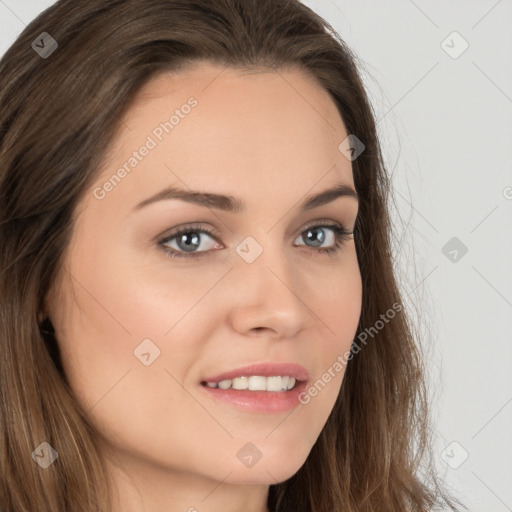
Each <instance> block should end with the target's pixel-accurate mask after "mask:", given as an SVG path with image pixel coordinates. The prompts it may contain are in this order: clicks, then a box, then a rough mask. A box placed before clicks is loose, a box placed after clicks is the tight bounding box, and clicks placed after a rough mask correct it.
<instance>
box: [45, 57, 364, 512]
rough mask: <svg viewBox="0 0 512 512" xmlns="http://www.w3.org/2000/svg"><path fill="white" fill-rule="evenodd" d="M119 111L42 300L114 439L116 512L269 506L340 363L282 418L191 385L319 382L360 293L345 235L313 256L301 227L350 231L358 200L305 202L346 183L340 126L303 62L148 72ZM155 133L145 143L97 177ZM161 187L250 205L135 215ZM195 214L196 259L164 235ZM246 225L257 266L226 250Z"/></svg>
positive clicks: (97, 421)
mask: <svg viewBox="0 0 512 512" xmlns="http://www.w3.org/2000/svg"><path fill="white" fill-rule="evenodd" d="M190 97H194V98H195V99H196V100H197V105H196V106H195V107H194V108H192V109H190V111H189V110H188V109H182V117H180V120H179V123H178V124H177V125H176V126H175V127H174V129H173V130H172V131H171V132H170V133H168V134H166V133H164V134H163V137H162V140H161V141H159V140H158V139H157V138H156V136H155V135H154V130H155V127H157V126H159V124H160V123H161V122H162V121H164V120H168V119H169V116H170V115H171V114H172V112H173V110H175V109H177V108H178V109H179V108H180V107H181V106H182V105H184V104H186V103H187V100H188V99H189V98H190ZM185 110H187V111H189V113H188V114H184V112H185ZM123 121H124V124H122V125H121V128H120V131H119V133H118V135H117V137H116V141H115V144H114V145H113V147H112V148H111V151H110V153H109V155H108V158H107V159H106V161H105V164H104V166H103V167H102V169H101V176H99V177H98V179H97V180H96V183H95V184H94V187H92V188H91V189H90V190H89V191H88V193H87V194H86V195H85V197H84V199H83V201H82V203H81V204H80V205H79V206H78V209H77V211H78V212H80V213H79V215H78V216H77V221H76V224H75V228H74V232H73V238H72V243H71V244H70V247H69V251H68V252H67V254H66V265H65V268H66V270H67V272H63V274H62V275H61V278H62V279H61V280H60V281H59V284H58V287H57V288H56V290H55V293H52V294H50V295H49V296H48V300H47V311H48V314H49V315H50V318H51V320H52V322H53V325H54V326H55V329H56V333H57V334H56V335H57V339H58V342H59V346H60V349H61V355H62V362H63V366H64V369H65V373H66V376H67V378H68V380H69V382H70V384H71V386H72V389H73V390H74V391H75V393H76V395H77V397H78V398H79V400H80V402H81V403H82V405H83V407H84V409H85V410H87V411H88V414H89V416H90V418H91V421H92V422H93V423H94V425H95V426H96V427H97V428H98V430H99V431H100V432H101V433H102V435H103V436H104V438H105V440H106V444H107V446H108V453H107V452H105V456H106V457H107V456H108V463H109V468H110V474H111V477H112V482H113V490H114V491H115V497H116V501H115V503H114V507H113V508H112V511H113V512H121V511H122V512H139V511H144V512H178V511H179V512H186V511H188V512H194V511H198V512H214V511H219V510H223V511H224V512H239V511H240V510H244V511H246V512H265V511H267V510H268V509H267V505H266V501H267V495H268V490H269V486H270V485H272V484H275V483H278V482H282V481H284V480H286V479H288V478H290V477H291V476H293V475H294V474H295V473H296V472H297V471H298V470H299V468H300V467H301V466H302V465H303V464H304V462H305V461H306V458H307V456H308V454H309V453H310V450H311V448H312V447H313V445H314V443H315V441H316V440H317V438H318V436H319V435H320V432H321V430H322V428H323V427H324V425H325V423H326V421H327V419H328V416H329V414H330V412H331V410H332V408H333V406H334V403H335V401H336V398H337V395H338V392H339V389H340V386H341V383H342V379H343V374H344V371H340V372H338V373H337V374H336V377H335V378H333V379H332V380H331V381H330V382H329V383H328V384H327V385H326V386H325V387H324V388H323V389H322V390H321V391H320V392H318V394H317V395H316V396H314V397H313V398H311V400H310V402H309V403H308V404H307V405H298V406H297V407H295V408H294V409H293V410H291V411H286V412H279V413H261V412H252V411H245V410H240V409H239V408H237V407H235V406H233V405H232V404H230V403H226V402H222V401H219V400H216V399H214V398H212V397H211V396H210V394H209V393H208V392H207V391H205V388H204V387H203V386H201V385H200V382H201V380H202V379H203V378H205V377H207V376H212V375H217V374H220V373H222V372H225V371H229V370H232V369H236V368H239V367H241V366H243V365H246V364H249V363H254V362H292V363H298V364H300V365H302V366H304V367H305V368H306V369H307V371H308V372H309V375H310V379H309V384H313V383H315V382H316V381H317V380H318V379H319V378H321V376H322V374H323V373H324V372H326V371H327V370H328V368H330V367H332V366H333V363H334V362H335V361H336V359H337V358H338V356H340V355H341V354H343V353H345V352H346V351H347V350H349V349H350V346H351V343H352V340H353V339H354V336H355V333H356V329H357V324H358V320H359V316H360V312H361V298H362V283H361V275H360V270H359V266H358V262H357V255H356V248H355V243H354V240H353V239H347V240H342V241H341V245H340V247H339V248H338V250H337V252H333V253H331V254H326V253H321V252H320V251H319V248H318V246H315V245H314V244H312V243H311V242H309V243H308V238H307V232H308V231H307V228H309V227H310V226H315V225H319V224H320V225H322V224H323V225H326V224H341V225H343V226H344V227H345V228H346V229H347V230H348V231H352V230H353V228H354V224H355V221H356V215H357V211H358V202H357V199H355V198H352V197H349V196H343V197H338V198H337V199H335V200H333V201H331V202H329V203H328V204H324V205H322V206H320V207H317V208H314V209H311V210H307V211H300V208H299V206H300V204H301V203H302V201H304V200H305V199H306V198H307V197H309V196H310V195H314V194H316V193H318V192H321V191H324V190H327V189H329V188H334V187H335V186H337V185H339V184H340V183H344V184H346V185H348V186H350V187H352V188H354V181H353V175H352V166H351V162H350V160H349V159H347V158H346V157H345V156H344V155H342V154H341V152H340V151H339V150H338V145H339V144H340V142H342V141H343V140H344V139H346V137H347V135H348V134H347V132H346V129H345V126H344V124H343V122H342V119H341V117H340V115H339V113H338V111H337V110H336V107H335V104H334V102H333V101H332V100H331V98H330V96H329V95H328V93H327V92H326V91H325V90H324V89H322V87H320V85H319V84H317V83H316V82H315V81H314V80H313V79H312V78H311V77H309V76H308V75H306V74H304V73H303V72H301V71H298V70H287V71H280V72H279V73H277V72H274V71H272V70H267V71H266V72H264V73H260V74H248V73H242V72H240V71H237V70H233V69H225V70H222V68H220V67H217V66H214V65H212V64H210V63H206V62H202V63H200V64H198V65H197V66H195V67H194V68H192V69H191V70H187V71H185V72H180V73H179V74H175V75H171V74H166V75H162V76H159V77H158V78H155V79H153V80H152V81H151V82H149V83H148V84H147V85H146V86H145V87H144V89H143V90H142V91H141V93H140V94H139V95H138V97H137V98H136V101H135V103H134V104H133V105H132V106H131V108H130V109H129V111H128V112H127V114H126V115H125V117H124V118H123ZM149 135H151V136H152V138H153V139H154V141H155V142H157V145H156V147H154V148H153V149H151V150H150V151H149V152H148V154H147V155H146V156H145V157H144V158H141V160H140V162H138V164H137V166H136V168H134V169H133V170H131V172H130V173H129V174H126V176H124V177H123V178H122V180H121V181H120V182H119V183H116V184H115V186H112V187H109V186H108V185H107V186H106V187H105V186H104V185H105V183H106V182H107V181H108V180H109V178H110V177H111V176H112V175H113V174H114V173H115V172H116V171H117V170H118V169H119V168H121V167H122V166H123V165H124V163H125V162H126V161H127V160H128V159H129V158H130V156H132V153H133V151H136V150H138V148H140V147H141V145H143V144H144V143H145V141H146V140H147V137H148V136H149ZM171 185H173V186H176V187H180V188H183V189H186V190H189V189H192V190H200V191H202V192H212V193H217V194H225V195H230V196H234V197H235V198H237V199H239V200H240V201H243V203H244V204H245V209H244V210H243V211H240V212H228V211H223V210H220V209H215V208H207V207H204V206H200V205H197V204H191V203H188V202H185V201H182V200H176V199H172V200H162V201H158V202H154V203H152V204H149V205H147V206H145V207H143V208H140V209H134V208H135V206H136V205H137V204H138V203H140V202H141V201H143V200H145V199H147V198H149V197H151V196H153V195H154V194H156V193H157V192H159V191H160V190H162V189H164V188H166V187H169V186H171ZM98 187H100V188H101V190H102V191H103V192H102V194H103V197H101V198H99V197H100V195H99V194H98V192H97V190H98ZM106 189H108V192H107V191H106ZM95 190H96V195H95V193H94V191H95ZM318 221H320V222H318ZM189 224H194V225H196V224H199V227H200V228H204V229H211V230H214V233H215V236H210V235H208V234H205V233H200V234H198V235H197V236H199V237H200V245H199V246H198V248H197V249H196V250H195V253H201V256H200V257H197V258H195V259H194V257H193V256H190V253H187V252H185V251H184V250H183V244H179V238H175V239H174V241H172V242H170V241H169V242H166V245H165V246H164V245H162V244H159V241H161V240H162V239H163V238H164V237H165V236H167V235H168V234H169V235H170V234H172V230H173V228H176V227H178V226H179V227H180V228H181V227H183V226H184V225H187V226H188V225H189ZM189 232H193V233H197V229H195V230H194V229H190V230H189ZM313 234H316V235H317V236H318V235H323V236H324V242H323V244H322V245H321V248H330V247H334V248H335V247H336V244H335V235H336V233H335V232H334V231H333V230H332V229H330V228H327V227H324V228H320V229H317V231H315V233H313ZM249 236H250V237H252V239H254V240H255V241H256V242H257V244H258V245H259V246H260V247H261V249H262V253H261V254H260V255H259V256H258V257H257V258H256V259H255V260H254V261H252V262H251V263H248V262H247V261H246V260H245V259H244V258H243V257H241V256H240V255H239V253H237V251H236V249H237V247H238V246H239V245H240V244H241V243H242V242H243V241H244V240H245V239H246V238H247V237H249ZM248 247H249V246H248ZM255 247H256V246H254V245H253V246H250V247H249V250H250V251H254V250H255ZM165 249H169V250H172V249H174V250H175V251H180V250H181V253H182V254H184V255H185V256H187V255H188V257H187V258H178V257H176V258H171V257H170V256H169V255H168V254H167V253H166V252H165ZM145 339H149V340H151V342H150V343H152V344H154V345H151V344H149V345H146V346H145V347H146V350H145V353H146V354H147V353H150V355H149V356H148V355H146V356H144V357H145V358H146V361H147V362H148V359H150V360H152V362H151V363H150V364H148V365H145V364H143V362H141V359H140V358H139V357H137V356H136V355H135V354H134V351H137V347H139V346H140V344H141V342H142V341H143V340H145ZM146 343H147V342H146ZM154 346H156V347H158V349H159V350H160V353H159V355H158V357H156V358H154V355H155V353H156V352H155V349H154ZM148 347H149V348H148ZM148 351H149V352H148ZM153 358H154V359H153ZM247 443H252V444H253V445H254V446H256V447H257V449H258V450H259V452H260V453H261V458H260V459H259V461H258V462H257V463H256V464H254V465H253V466H252V467H248V466H247V465H246V464H244V463H242V461H241V460H240V458H239V457H237V454H238V452H239V450H240V449H241V448H242V447H244V446H245V445H246V444H247Z"/></svg>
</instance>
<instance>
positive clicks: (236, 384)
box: [201, 375, 304, 393]
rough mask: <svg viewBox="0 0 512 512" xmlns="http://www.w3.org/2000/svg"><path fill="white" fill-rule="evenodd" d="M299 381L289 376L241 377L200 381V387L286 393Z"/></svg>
mask: <svg viewBox="0 0 512 512" xmlns="http://www.w3.org/2000/svg"><path fill="white" fill-rule="evenodd" d="M299 382H304V381H299V380H297V379H295V378H294V377H290V376H289V375H283V376H280V375H273V376H270V377H265V376H264V375H242V376H240V377H235V378H234V379H224V380H221V381H217V382H215V381H213V382H212V381H210V382H207V381H202V382H201V385H202V386H208V387H210V388H213V389H223V390H226V389H235V390H239V391H245V390H249V391H268V392H278V393H279V392H286V391H290V390H291V389H294V388H295V386H296V384H297V383H299Z"/></svg>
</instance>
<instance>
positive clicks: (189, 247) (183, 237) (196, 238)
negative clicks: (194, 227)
mask: <svg viewBox="0 0 512 512" xmlns="http://www.w3.org/2000/svg"><path fill="white" fill-rule="evenodd" d="M190 233H192V236H189V235H190ZM190 233H185V234H183V235H181V239H180V244H181V243H184V244H185V245H184V246H183V248H184V249H185V251H189V252H191V251H193V250H194V249H197V247H198V246H199V236H198V235H197V233H196V232H194V231H191V232H190ZM189 239H192V240H193V244H195V245H190V244H189V243H188V242H185V240H189Z"/></svg>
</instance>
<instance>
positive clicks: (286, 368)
mask: <svg viewBox="0 0 512 512" xmlns="http://www.w3.org/2000/svg"><path fill="white" fill-rule="evenodd" d="M243 375H261V376H262V377H272V376H285V375H288V376H289V377H293V378H294V379H295V380H296V383H295V386H294V387H293V388H292V389H290V390H288V391H250V390H242V389H232V388H230V389H219V388H211V387H209V386H206V384H205V383H206V382H220V381H221V380H227V379H230V380H231V379H234V378H235V377H241V376H243ZM308 380H309V373H308V371H307V370H306V369H305V368H304V367H303V366H301V365H299V364H294V363H281V364H278V363H255V364H249V365H247V366H242V367H241V368H237V369H236V370H230V371H228V372H224V373H221V374H219V375H216V376H213V377H207V378H205V379H202V380H201V386H200V388H201V389H202V390H203V392H204V393H205V394H206V395H207V396H208V397H209V398H210V399H212V400H214V402H215V403H218V401H221V402H224V403H227V404H230V405H232V406H234V407H236V408H238V409H240V410H242V411H247V412H256V413H260V414H261V413H267V414H270V413H280V412H284V411H288V410H290V409H293V408H294V407H297V406H298V405H299V404H300V403H301V402H300V400H299V397H300V395H301V393H303V392H304V390H305V389H306V386H307V381H308Z"/></svg>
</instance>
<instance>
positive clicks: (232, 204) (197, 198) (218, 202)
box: [134, 183, 359, 212]
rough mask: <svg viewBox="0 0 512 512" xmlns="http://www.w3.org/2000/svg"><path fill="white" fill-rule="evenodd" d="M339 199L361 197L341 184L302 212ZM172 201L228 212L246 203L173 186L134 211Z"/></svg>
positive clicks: (309, 199) (239, 209) (309, 200)
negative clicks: (153, 204)
mask: <svg viewBox="0 0 512 512" xmlns="http://www.w3.org/2000/svg"><path fill="white" fill-rule="evenodd" d="M339 197H352V198H354V199H356V201H358V202H359V196H358V194H357V192H356V191H355V190H354V189H353V188H352V187H350V186H349V185H346V184H345V183H340V184H338V185H336V186H334V188H329V189H327V190H324V191H323V192H320V193H318V194H314V195H312V196H309V197H307V198H306V199H305V200H304V201H303V202H302V203H301V204H300V210H301V211H307V210H312V209H313V208H318V207H319V206H323V205H324V204H327V203H330V202H332V201H334V200H335V199H338V198H339ZM171 199H179V200H181V201H186V202H188V203H193V204H197V205H199V206H205V207H208V208H216V209H218V210H223V211H226V212H242V211H244V209H245V206H244V203H243V202H242V201H241V200H240V199H237V198H235V197H233V196H229V195H223V194H213V193H210V192H199V191H194V190H183V189H180V188H177V187H172V186H171V187H167V188H165V189H163V190H161V191H160V192H158V193H156V194H155V195H153V196H151V197H149V198H147V199H144V201H142V202H140V203H139V204H137V205H136V206H135V207H134V210H140V209H141V208H144V207H145V206H148V205H150V204H152V203H156V202H157V201H164V200H171Z"/></svg>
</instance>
